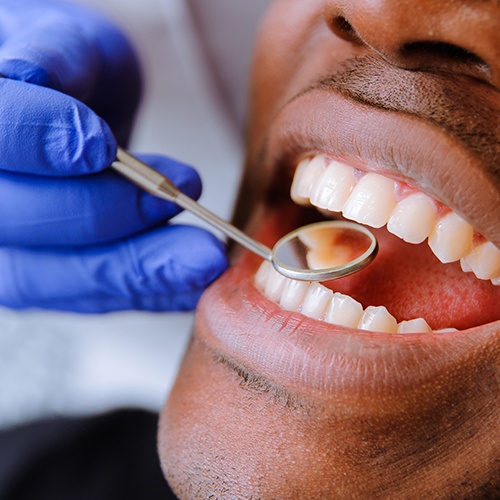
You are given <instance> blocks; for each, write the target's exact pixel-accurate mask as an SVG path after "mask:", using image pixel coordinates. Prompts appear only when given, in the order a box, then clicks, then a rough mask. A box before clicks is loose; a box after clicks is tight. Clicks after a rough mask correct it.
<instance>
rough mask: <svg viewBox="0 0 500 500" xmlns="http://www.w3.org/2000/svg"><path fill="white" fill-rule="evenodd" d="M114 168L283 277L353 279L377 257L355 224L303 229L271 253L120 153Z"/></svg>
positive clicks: (373, 246)
mask: <svg viewBox="0 0 500 500" xmlns="http://www.w3.org/2000/svg"><path fill="white" fill-rule="evenodd" d="M112 167H113V168H114V169H115V170H117V171H118V172H119V173H120V174H122V175H123V176H124V177H126V178H127V179H129V180H130V181H132V182H133V183H135V184H137V185H138V186H140V187H141V188H143V189H145V190H146V191H148V192H149V193H151V194H153V195H155V196H157V197H159V198H162V199H165V200H167V201H171V202H173V203H176V204H177V205H179V206H180V207H182V208H184V209H186V210H188V211H190V212H191V213H193V214H194V215H196V216H198V217H200V218H201V219H202V220H204V221H205V222H208V223H209V224H210V225H212V226H214V227H215V228H216V229H219V230H220V231H222V232H223V233H224V234H225V235H226V236H228V237H229V238H231V239H232V240H234V241H236V242H237V243H240V244H241V245H243V246H244V247H245V248H247V249H248V250H250V251H252V252H254V253H255V254H257V255H259V256H260V257H262V258H263V259H266V260H268V261H270V262H272V264H273V266H274V268H275V269H276V270H277V271H278V272H279V273H280V274H282V275H283V276H286V277H287V278H293V279H296V280H302V281H327V280H333V279H338V278H341V277H343V276H348V275H349V274H353V273H355V272H357V271H359V270H361V269H362V268H364V267H365V266H367V265H368V264H369V263H370V262H372V260H373V259H374V258H375V256H376V255H377V251H378V244H377V240H376V238H375V236H374V235H373V234H372V233H371V231H369V230H368V229H366V228H365V227H363V226H361V225H359V224H356V223H354V222H347V221H333V220H332V221H325V222H318V223H315V224H310V225H308V226H304V227H301V228H299V229H296V230H295V231H292V232H291V233H289V234H287V235H286V236H284V237H283V238H281V239H280V240H279V241H278V243H276V245H275V246H274V248H273V249H272V250H271V249H270V248H268V247H266V246H265V245H263V244H262V243H259V242H258V241H256V240H254V239H252V238H250V237H249V236H247V235H246V234H245V233H243V232H242V231H240V230H239V229H238V228H236V227H235V226H233V225H232V224H230V223H229V222H227V221H225V220H223V219H221V218H220V217H218V216H217V215H215V214H214V213H212V212H210V211H209V210H207V209H206V208H204V207H203V206H202V205H200V204H198V203H197V202H196V201H194V200H193V199H191V198H190V197H189V196H186V195H185V194H183V193H181V191H179V189H178V188H177V187H176V186H175V185H174V184H172V182H171V181H170V180H169V179H167V178H166V177H165V176H164V175H162V174H160V173H159V172H158V171H156V170H155V169H154V168H152V167H150V166H149V165H147V164H146V163H144V162H142V161H141V160H139V159H138V158H136V157H135V156H133V155H131V154H130V153H128V152H127V151H125V150H123V149H120V148H118V152H117V155H116V161H114V162H113V164H112Z"/></svg>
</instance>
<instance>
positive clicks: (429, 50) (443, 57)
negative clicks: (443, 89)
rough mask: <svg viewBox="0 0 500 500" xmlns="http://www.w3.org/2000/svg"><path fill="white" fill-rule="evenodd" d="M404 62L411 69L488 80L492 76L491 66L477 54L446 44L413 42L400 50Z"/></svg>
mask: <svg viewBox="0 0 500 500" xmlns="http://www.w3.org/2000/svg"><path fill="white" fill-rule="evenodd" d="M400 55H401V58H402V60H403V61H406V62H407V64H408V65H409V66H410V67H415V68H418V69H424V70H425V69H427V70H436V69H438V70H439V69H441V70H446V71H453V72H457V73H463V74H467V75H470V76H475V77H478V78H485V77H487V78H488V79H489V78H490V77H491V75H492V71H491V68H490V66H489V65H488V64H487V63H486V62H485V61H484V60H483V59H482V58H481V57H479V56H477V55H476V54H474V53H472V52H469V51H468V50H466V49H464V48H462V47H459V46H458V45H454V44H451V43H445V42H435V41H422V42H411V43H407V44H406V45H404V46H403V47H402V48H401V50H400Z"/></svg>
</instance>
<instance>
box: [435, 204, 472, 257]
mask: <svg viewBox="0 0 500 500" xmlns="http://www.w3.org/2000/svg"><path fill="white" fill-rule="evenodd" d="M472 238H473V229H472V227H471V226H470V225H469V224H468V223H467V222H465V221H464V220H463V219H462V218H461V217H460V216H458V215H457V214H456V213H454V212H451V213H449V214H448V215H446V216H444V217H443V218H442V219H441V220H439V221H438V223H437V224H436V227H435V228H434V230H433V231H432V232H431V234H430V235H429V241H428V242H429V246H430V247H431V250H432V251H433V252H434V254H435V255H436V257H437V258H438V259H439V260H440V261H441V262H443V263H444V264H445V263H447V262H455V261H457V260H459V259H461V258H462V257H465V256H466V255H467V254H468V253H469V251H470V249H471V247H472Z"/></svg>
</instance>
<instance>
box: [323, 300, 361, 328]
mask: <svg viewBox="0 0 500 500" xmlns="http://www.w3.org/2000/svg"><path fill="white" fill-rule="evenodd" d="M362 315H363V306H362V305H361V304H360V303H359V302H358V301H357V300H354V299H353V298H351V297H349V296H348V295H342V294H341V293H334V294H333V297H332V300H331V301H330V305H329V306H328V310H327V311H326V318H325V321H327V322H328V323H332V324H334V325H340V326H346V327H348V328H357V326H358V323H359V320H360V319H361V316H362Z"/></svg>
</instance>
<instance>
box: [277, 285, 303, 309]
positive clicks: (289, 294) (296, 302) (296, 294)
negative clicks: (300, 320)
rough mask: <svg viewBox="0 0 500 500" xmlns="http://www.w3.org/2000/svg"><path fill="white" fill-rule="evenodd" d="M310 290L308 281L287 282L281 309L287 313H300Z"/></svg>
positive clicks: (282, 295) (282, 296)
mask: <svg viewBox="0 0 500 500" xmlns="http://www.w3.org/2000/svg"><path fill="white" fill-rule="evenodd" d="M308 288H309V283H308V282H306V281H298V280H286V283H285V286H284V288H283V292H282V293H281V299H280V304H281V307H283V308H284V309H286V310H287V311H298V310H299V307H300V305H301V304H302V302H303V300H304V297H305V295H306V293H307V290H308Z"/></svg>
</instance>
